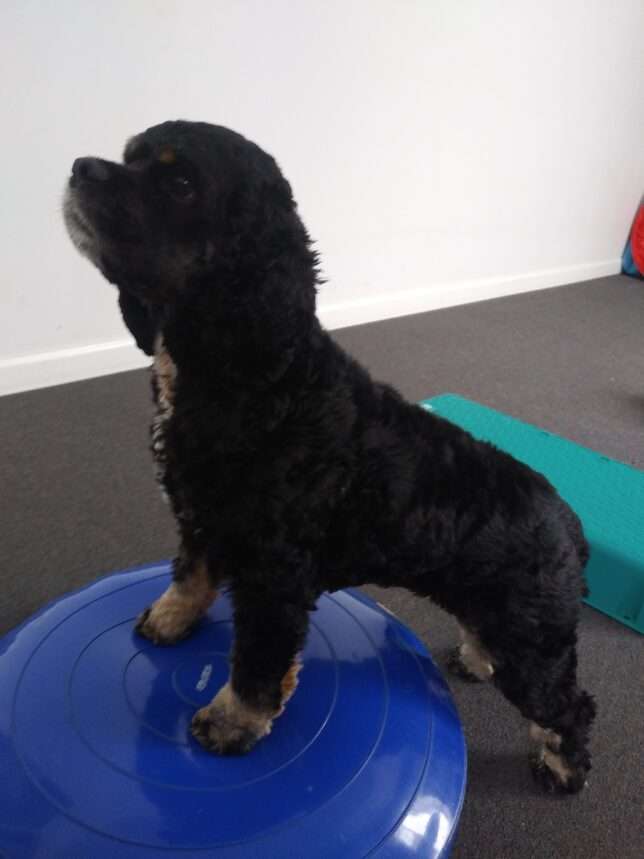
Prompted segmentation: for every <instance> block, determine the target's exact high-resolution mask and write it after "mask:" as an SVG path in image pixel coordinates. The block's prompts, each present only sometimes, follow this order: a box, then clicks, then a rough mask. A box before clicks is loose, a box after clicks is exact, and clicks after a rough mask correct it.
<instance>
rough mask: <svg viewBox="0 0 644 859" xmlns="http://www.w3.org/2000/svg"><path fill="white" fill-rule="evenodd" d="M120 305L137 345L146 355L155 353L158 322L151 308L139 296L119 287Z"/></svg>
mask: <svg viewBox="0 0 644 859" xmlns="http://www.w3.org/2000/svg"><path fill="white" fill-rule="evenodd" d="M119 307H120V308H121V313H122V314H123V321H124V322H125V324H126V325H127V327H128V328H129V330H130V333H131V334H132V336H133V337H134V339H135V340H136V345H137V346H138V347H139V349H141V350H142V351H143V352H145V354H146V355H152V354H154V338H155V337H156V334H157V324H156V320H155V319H154V318H153V315H152V313H151V312H150V310H149V309H148V308H147V307H146V306H145V305H144V304H143V302H141V301H139V299H138V298H135V297H134V296H133V295H131V294H130V293H129V292H126V291H125V290H123V289H119Z"/></svg>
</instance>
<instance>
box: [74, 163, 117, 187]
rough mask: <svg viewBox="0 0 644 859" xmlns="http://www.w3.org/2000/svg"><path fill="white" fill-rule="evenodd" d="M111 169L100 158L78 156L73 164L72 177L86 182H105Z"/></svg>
mask: <svg viewBox="0 0 644 859" xmlns="http://www.w3.org/2000/svg"><path fill="white" fill-rule="evenodd" d="M109 175H110V171H109V169H108V166H107V164H106V163H105V161H101V160H100V159H99V158H77V159H76V161H74V163H73V165H72V179H73V180H75V181H85V182H105V181H106V180H107V179H109Z"/></svg>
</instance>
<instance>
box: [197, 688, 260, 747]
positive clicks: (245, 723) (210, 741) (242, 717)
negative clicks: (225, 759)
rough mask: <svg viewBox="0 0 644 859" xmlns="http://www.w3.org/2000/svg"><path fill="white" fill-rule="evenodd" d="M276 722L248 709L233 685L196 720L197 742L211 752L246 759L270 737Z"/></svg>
mask: <svg viewBox="0 0 644 859" xmlns="http://www.w3.org/2000/svg"><path fill="white" fill-rule="evenodd" d="M272 725H273V719H272V717H271V715H270V714H268V713H260V712H257V711H255V710H252V709H251V708H250V707H248V706H247V705H245V704H244V703H243V702H242V701H241V699H240V698H239V696H238V695H236V694H235V692H233V690H232V688H231V686H230V684H229V683H226V685H225V686H223V687H222V688H221V689H220V690H219V692H218V693H217V695H215V697H214V698H213V700H212V701H211V703H210V704H209V705H208V706H207V707H202V708H201V710H198V711H197V712H196V713H195V715H194V718H193V720H192V734H193V736H194V738H195V739H196V740H197V741H198V742H199V743H201V745H202V746H203V747H204V748H205V749H207V750H208V751H209V752H216V753H217V754H219V755H242V754H245V753H246V752H248V751H250V750H251V749H252V747H253V746H254V745H255V743H256V742H257V741H258V740H260V739H261V738H262V737H265V736H266V735H267V734H269V733H270V731H271V727H272Z"/></svg>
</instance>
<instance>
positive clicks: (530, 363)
mask: <svg viewBox="0 0 644 859" xmlns="http://www.w3.org/2000/svg"><path fill="white" fill-rule="evenodd" d="M335 336H336V337H337V340H338V341H339V342H340V343H341V344H342V345H343V346H344V347H345V348H347V349H348V350H349V351H351V352H352V353H353V354H354V355H355V356H356V357H357V358H359V359H360V360H361V361H362V362H363V363H364V364H365V365H366V366H367V367H369V369H370V370H371V371H372V373H373V375H374V376H375V377H377V378H380V379H383V380H386V381H389V382H391V383H393V384H395V385H397V386H398V387H399V388H400V389H401V390H402V392H403V393H404V394H405V395H406V396H408V397H409V398H410V399H420V398H423V397H428V396H432V395H434V394H438V393H443V392H454V393H459V394H462V395H464V396H467V397H470V398H472V399H476V400H478V401H479V402H482V403H485V404H487V405H489V406H492V407H494V408H497V409H500V410H502V411H506V412H508V413H509V414H512V415H514V416H516V417H518V418H521V419H523V420H526V421H529V422H531V423H536V424H539V425H541V426H543V427H544V428H546V429H548V430H551V431H553V432H556V433H559V434H561V435H564V436H567V437H568V438H571V439H573V440H574V441H577V442H580V443H582V444H585V445H587V446H589V447H593V448H595V449H596V450H599V451H601V452H603V453H605V454H607V455H609V456H612V457H615V458H617V459H620V460H622V461H624V462H628V463H631V464H633V465H635V466H638V467H640V468H644V284H642V283H637V282H636V281H633V280H629V279H627V278H623V277H613V278H605V279H600V280H596V281H593V282H589V283H585V284H578V285H574V286H568V287H562V288H560V289H554V290H547V291H543V292H534V293H528V294H524V295H520V296H513V297H509V298H502V299H497V300H494V301H488V302H481V303H477V304H470V305H466V306H463V307H456V308H450V309H447V310H441V311H435V312H433V313H425V314H419V315H416V316H410V317H405V318H402V319H396V320H389V321H385V322H378V323H373V324H370V325H364V326H358V327H355V328H350V329H344V330H341V331H338V332H336V335H335ZM149 415H150V403H149V383H148V377H147V373H146V372H145V371H136V372H131V373H122V374H117V375H113V376H109V377H105V378H101V379H94V380H90V381H85V382H78V383H74V384H71V385H65V386H60V387H56V388H49V389H45V390H41V391H34V392H27V393H24V394H16V395H13V396H9V397H4V398H1V399H0V438H1V440H2V449H3V450H2V454H3V455H2V458H1V459H0V487H1V492H0V505H1V513H2V515H1V518H0V522H1V523H2V525H1V527H2V534H1V539H2V567H1V568H0V579H1V582H2V588H1V590H0V634H2V633H3V632H6V631H7V630H9V629H10V628H11V627H13V626H14V625H16V624H17V623H19V622H20V621H22V620H24V619H25V618H26V617H28V615H29V614H31V613H32V612H33V611H35V610H36V609H38V608H39V607H41V606H42V605H43V603H45V602H46V601H48V600H51V599H52V598H54V597H56V596H58V595H60V594H62V593H64V592H65V591H68V590H71V589H73V588H77V587H79V586H81V585H83V584H85V583H87V582H89V581H91V580H92V579H94V578H96V577H98V576H100V575H102V574H104V573H107V572H109V571H112V570H118V569H123V568H125V567H128V566H132V565H135V564H141V563H145V562H150V561H155V560H158V559H160V558H166V557H170V556H171V555H172V554H173V552H174V548H175V538H174V529H173V524H172V522H171V520H170V517H169V515H168V512H167V510H166V508H165V506H164V505H163V503H162V502H161V500H160V498H159V495H158V492H157V488H156V484H155V481H154V478H153V470H152V465H151V463H150V461H149V459H148V455H147V423H148V419H149ZM642 539H644V511H642ZM368 590H370V592H371V593H372V594H374V595H376V596H377V597H378V599H379V600H380V601H381V602H383V603H384V604H385V605H387V606H388V607H389V608H391V609H392V610H393V611H394V612H395V613H396V614H398V616H399V617H400V618H401V619H403V620H404V621H405V622H406V623H408V624H409V625H410V626H411V627H412V628H413V629H414V630H415V631H416V632H417V633H418V634H419V635H420V636H421V638H422V639H423V640H424V641H425V642H426V643H427V645H428V646H429V647H430V648H431V650H432V653H433V654H434V657H435V658H436V659H437V661H438V662H439V664H440V663H441V662H442V660H443V659H444V657H445V654H446V651H447V649H448V648H449V647H450V646H451V645H452V644H453V643H454V640H455V630H454V626H453V622H452V621H451V620H450V618H448V617H447V616H446V615H444V614H443V613H442V612H440V611H439V610H438V609H437V608H435V607H433V606H432V605H430V604H429V603H427V602H423V601H421V600H419V599H416V598H413V597H411V596H410V595H408V594H406V593H405V592H403V591H397V590H394V591H387V592H384V591H379V590H378V589H376V588H370V589H368ZM580 638H581V641H580V673H581V678H582V681H583V683H584V685H585V686H586V687H587V688H588V689H589V690H591V691H592V692H593V693H594V694H595V695H596V697H597V701H598V705H599V719H598V722H597V728H596V731H595V735H594V740H593V749H594V755H595V769H594V770H593V772H592V774H591V780H590V786H589V788H588V790H586V791H585V792H584V793H583V794H582V795H580V796H578V797H575V798H572V799H567V800H559V799H553V798H550V797H546V796H542V795H540V794H539V793H538V792H537V790H536V788H535V787H534V786H533V784H532V781H531V778H530V775H529V771H528V767H527V764H526V750H527V738H526V735H527V730H526V726H525V724H524V723H523V721H522V719H521V718H520V717H519V716H518V715H517V713H516V712H515V711H514V710H513V709H512V708H511V707H510V706H509V705H508V704H506V702H505V701H504V700H503V699H502V698H501V696H500V695H499V694H498V693H497V692H496V691H495V690H494V689H493V688H491V687H488V686H476V687H470V686H469V685H465V684H462V683H460V682H459V681H456V680H454V681H450V682H451V685H452V688H453V691H454V695H455V698H456V702H457V705H458V708H459V711H460V714H461V718H462V721H463V725H464V729H465V733H466V736H467V742H468V750H469V782H468V789H467V796H466V800H465V806H464V810H463V814H462V818H461V825H460V829H459V833H458V837H457V841H456V845H455V847H454V851H453V854H452V855H453V857H454V859H576V857H580V859H581V857H584V859H600V857H602V859H613V857H621V859H642V857H643V856H644V759H643V751H642V749H643V748H644V637H642V636H639V635H638V634H637V633H635V632H632V631H630V630H628V629H626V628H625V627H623V626H620V625H619V624H617V623H615V622H614V621H612V620H610V619H609V618H607V617H605V616H603V615H601V614H599V613H597V612H595V611H593V610H592V609H590V608H584V611H583V620H582V624H581V630H580ZM43 718H46V714H43ZM356 813H359V810H356ZM347 859H353V857H347Z"/></svg>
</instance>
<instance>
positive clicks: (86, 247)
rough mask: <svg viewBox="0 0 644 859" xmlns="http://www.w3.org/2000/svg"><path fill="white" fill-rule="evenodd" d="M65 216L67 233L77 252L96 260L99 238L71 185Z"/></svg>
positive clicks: (64, 206)
mask: <svg viewBox="0 0 644 859" xmlns="http://www.w3.org/2000/svg"><path fill="white" fill-rule="evenodd" d="M63 215H64V218H65V226H66V227H67V232H68V233H69V237H70V239H71V240H72V242H73V243H74V245H75V246H76V248H77V250H78V251H80V253H82V254H83V255H84V256H87V257H89V258H90V259H91V260H94V259H95V255H96V253H97V250H98V236H97V234H96V230H95V229H94V227H93V226H92V223H91V221H90V219H89V217H88V216H87V214H86V212H85V211H84V209H83V206H82V203H81V201H80V200H79V199H78V194H77V192H76V191H75V190H74V188H73V187H72V185H71V183H70V184H69V185H68V187H67V190H66V192H65V197H64V200H63Z"/></svg>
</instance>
